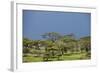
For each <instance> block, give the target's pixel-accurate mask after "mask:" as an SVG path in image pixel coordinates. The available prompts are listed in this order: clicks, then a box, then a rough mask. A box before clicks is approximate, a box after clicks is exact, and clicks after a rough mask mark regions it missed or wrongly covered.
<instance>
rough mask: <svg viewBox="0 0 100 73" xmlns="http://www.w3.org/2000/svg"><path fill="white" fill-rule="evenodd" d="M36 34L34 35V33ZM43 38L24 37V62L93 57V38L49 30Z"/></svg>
mask: <svg viewBox="0 0 100 73" xmlns="http://www.w3.org/2000/svg"><path fill="white" fill-rule="evenodd" d="M33 36H34V35H33ZM40 36H41V37H42V38H43V39H41V40H31V39H29V38H25V37H24V38H23V62H25V63H26V62H47V61H64V60H66V61H67V60H87V59H90V58H91V38H90V36H83V37H81V38H76V37H75V35H74V34H72V33H71V34H66V35H62V34H60V33H57V32H48V33H44V34H43V35H40Z"/></svg>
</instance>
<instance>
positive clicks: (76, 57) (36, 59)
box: [23, 53, 90, 62]
mask: <svg viewBox="0 0 100 73" xmlns="http://www.w3.org/2000/svg"><path fill="white" fill-rule="evenodd" d="M86 59H90V57H87V56H86V53H76V54H65V55H63V56H61V57H60V60H62V61H64V60H66V61H67V60H86ZM48 61H58V59H57V58H49V59H48ZM23 62H43V58H42V57H33V56H31V55H30V56H25V57H23Z"/></svg>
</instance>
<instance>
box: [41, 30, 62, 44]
mask: <svg viewBox="0 0 100 73" xmlns="http://www.w3.org/2000/svg"><path fill="white" fill-rule="evenodd" d="M42 37H43V38H45V39H47V40H51V41H52V42H55V41H56V40H58V39H60V38H61V35H60V34H59V33H57V32H49V33H45V34H44V35H42Z"/></svg>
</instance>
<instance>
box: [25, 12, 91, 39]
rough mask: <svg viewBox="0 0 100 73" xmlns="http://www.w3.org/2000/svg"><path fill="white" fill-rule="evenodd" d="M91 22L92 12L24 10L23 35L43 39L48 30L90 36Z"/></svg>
mask: <svg viewBox="0 0 100 73" xmlns="http://www.w3.org/2000/svg"><path fill="white" fill-rule="evenodd" d="M90 24H91V14H90V13H79V12H54V11H36V10H23V37H25V38H29V39H34V40H38V39H42V37H41V35H43V34H44V33H47V32H58V33H60V34H62V35H65V34H70V33H73V34H75V35H76V37H78V38H79V37H83V36H88V35H90V26H91V25H90Z"/></svg>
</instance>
